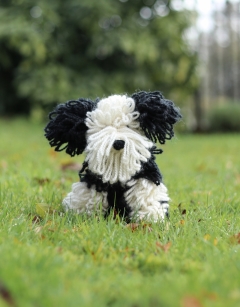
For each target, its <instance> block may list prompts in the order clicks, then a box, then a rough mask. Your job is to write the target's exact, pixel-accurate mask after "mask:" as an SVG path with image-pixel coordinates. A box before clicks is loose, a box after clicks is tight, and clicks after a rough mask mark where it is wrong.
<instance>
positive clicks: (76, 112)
mask: <svg viewBox="0 0 240 307" xmlns="http://www.w3.org/2000/svg"><path fill="white" fill-rule="evenodd" d="M96 104H97V101H96V102H93V101H91V100H90V99H84V98H79V99H78V100H70V101H68V102H66V103H65V104H60V105H58V106H57V107H56V108H55V109H54V110H53V112H51V113H50V114H49V119H50V121H49V123H48V124H47V126H46V128H45V129H44V130H45V136H46V138H47V139H48V141H49V143H50V145H51V146H52V147H55V150H56V151H62V150H64V149H66V153H68V154H69V155H70V156H74V155H79V154H81V153H82V152H83V151H84V149H85V147H86V136H85V134H86V131H87V126H86V125H85V119H86V114H87V112H91V111H92V110H93V109H94V108H95V107H96Z"/></svg>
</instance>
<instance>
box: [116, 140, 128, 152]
mask: <svg viewBox="0 0 240 307" xmlns="http://www.w3.org/2000/svg"><path fill="white" fill-rule="evenodd" d="M124 145H125V142H124V141H122V140H116V141H114V143H113V148H114V149H116V150H120V149H123V147H124Z"/></svg>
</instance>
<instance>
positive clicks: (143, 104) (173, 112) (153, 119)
mask: <svg viewBox="0 0 240 307" xmlns="http://www.w3.org/2000/svg"><path fill="white" fill-rule="evenodd" d="M132 98H133V100H134V101H135V110H136V111H138V112H139V113H140V116H139V118H138V120H139V122H140V127H141V128H142V130H143V131H144V133H145V134H146V136H147V137H148V138H149V139H150V140H151V141H153V142H155V143H156V142H157V140H158V141H159V142H160V144H164V143H165V140H170V139H171V138H172V137H173V136H174V132H173V125H174V124H175V123H176V122H177V121H179V120H180V119H181V118H182V116H181V114H180V110H179V109H178V108H177V107H176V106H175V105H174V103H173V102H172V101H171V100H168V99H165V98H164V96H163V95H162V94H161V92H158V91H156V92H144V91H141V92H138V93H135V94H133V95H132Z"/></svg>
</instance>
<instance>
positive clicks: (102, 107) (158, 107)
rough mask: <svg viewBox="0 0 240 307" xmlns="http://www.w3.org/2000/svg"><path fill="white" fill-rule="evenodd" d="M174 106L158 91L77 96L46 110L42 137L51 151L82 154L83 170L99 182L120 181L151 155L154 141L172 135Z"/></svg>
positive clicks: (162, 140)
mask: <svg viewBox="0 0 240 307" xmlns="http://www.w3.org/2000/svg"><path fill="white" fill-rule="evenodd" d="M180 118H181V115H180V112H179V109H178V108H176V107H175V105H174V104H173V102H172V101H170V100H167V99H165V98H164V97H163V95H162V94H161V93H160V92H138V93H135V94H133V95H132V96H131V97H128V96H126V95H112V96H109V97H107V98H104V99H102V100H99V99H97V100H96V101H95V102H94V101H91V100H89V99H79V100H72V101H68V102H67V103H66V104H61V105H59V106H57V107H56V109H55V110H54V111H53V112H51V113H50V115H49V119H50V122H49V123H48V125H47V126H46V128H45V136H46V137H47V139H48V140H49V142H50V145H51V146H53V147H55V150H56V151H62V150H66V152H67V153H68V154H70V155H71V156H74V155H76V154H81V153H82V152H83V151H85V152H86V155H87V157H86V161H87V162H88V168H89V169H90V170H91V171H92V172H93V173H95V174H96V175H99V176H101V178H102V181H103V182H110V183H115V182H117V181H120V182H126V181H128V180H130V179H131V177H132V176H133V175H134V174H136V173H137V172H138V171H140V169H141V165H142V163H144V162H147V160H148V159H149V158H150V157H151V149H152V148H153V147H154V144H155V143H156V142H157V141H159V142H160V144H164V143H165V140H168V139H171V138H172V137H173V135H174V132H173V125H174V124H175V123H176V122H177V121H178V120H179V119H180Z"/></svg>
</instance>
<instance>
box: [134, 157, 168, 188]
mask: <svg viewBox="0 0 240 307" xmlns="http://www.w3.org/2000/svg"><path fill="white" fill-rule="evenodd" d="M155 159H156V158H155V156H154V155H153V154H152V156H151V158H150V159H149V160H148V161H147V162H145V163H142V167H141V170H140V171H139V172H138V173H137V174H136V175H134V176H133V177H132V178H133V179H140V178H145V179H147V180H149V181H152V182H153V183H155V184H156V185H160V183H161V182H162V174H161V173H160V170H159V168H158V166H157V164H156V163H155Z"/></svg>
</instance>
